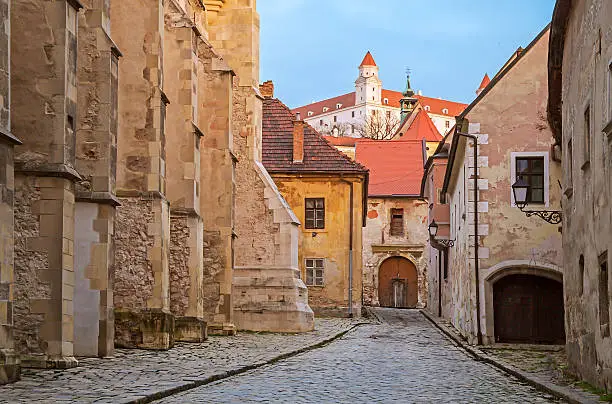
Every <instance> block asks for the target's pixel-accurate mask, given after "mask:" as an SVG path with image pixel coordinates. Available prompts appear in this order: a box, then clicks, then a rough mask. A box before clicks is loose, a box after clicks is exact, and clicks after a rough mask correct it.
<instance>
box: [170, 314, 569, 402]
mask: <svg viewBox="0 0 612 404" xmlns="http://www.w3.org/2000/svg"><path fill="white" fill-rule="evenodd" d="M375 310H376V313H377V315H378V316H379V317H381V318H382V319H383V324H369V325H364V326H361V327H359V328H357V329H355V330H353V331H351V332H350V333H348V334H347V335H345V336H344V337H343V338H342V339H339V340H336V341H335V342H333V343H332V344H330V345H328V346H326V347H323V348H321V349H317V350H314V351H310V352H307V353H304V354H301V355H298V356H295V357H292V358H290V359H287V360H284V361H281V362H278V363H275V364H273V365H269V366H265V367H262V368H260V369H257V370H254V371H252V372H249V373H245V374H243V375H239V376H236V377H232V378H229V379H226V380H223V381H220V382H216V383H213V384H210V385H207V386H203V387H200V388H197V389H194V390H191V391H188V392H185V393H181V394H178V395H175V396H172V397H168V398H166V399H164V400H162V402H163V403H201V402H207V403H238V402H291V403H327V402H333V403H362V402H368V403H369V402H400V403H433V402H438V403H550V402H557V401H555V399H554V398H553V397H552V396H550V395H548V394H544V393H541V392H539V391H537V390H535V389H534V388H532V387H531V386H529V385H526V384H523V383H521V382H519V381H518V380H516V379H514V378H511V377H509V376H507V375H506V374H505V373H502V372H501V371H499V370H497V369H496V368H494V367H492V366H490V365H487V364H485V363H482V362H476V361H474V360H473V359H472V358H471V357H469V356H467V354H466V353H465V352H464V351H463V350H461V349H460V348H457V347H456V346H455V345H453V344H452V343H451V342H450V341H449V340H448V339H447V338H446V337H445V336H444V335H442V334H441V333H440V332H439V331H438V330H437V329H436V328H435V327H434V326H433V325H432V324H431V323H429V322H428V320H426V319H425V318H424V317H423V316H422V314H421V313H419V312H418V311H412V310H393V309H375Z"/></svg>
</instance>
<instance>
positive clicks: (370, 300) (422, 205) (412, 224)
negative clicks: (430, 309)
mask: <svg viewBox="0 0 612 404" xmlns="http://www.w3.org/2000/svg"><path fill="white" fill-rule="evenodd" d="M391 209H404V235H403V236H392V235H391V234H390V224H391ZM426 219H427V202H426V201H423V200H420V199H414V198H368V212H367V221H366V227H365V228H364V229H363V289H364V304H365V305H373V306H377V305H379V299H378V275H379V274H378V271H379V268H380V265H381V264H382V263H383V261H384V260H385V259H387V258H389V257H393V256H398V257H404V258H407V259H408V260H409V261H411V262H412V263H413V264H414V265H415V266H416V268H417V275H418V276H417V278H418V280H417V283H418V307H425V306H426V305H427V254H426V251H425V244H426V242H427V238H428V234H429V233H428V230H427V224H426Z"/></svg>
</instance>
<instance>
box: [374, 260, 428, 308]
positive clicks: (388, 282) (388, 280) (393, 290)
mask: <svg viewBox="0 0 612 404" xmlns="http://www.w3.org/2000/svg"><path fill="white" fill-rule="evenodd" d="M418 296H419V290H418V282H417V270H416V267H415V266H414V264H413V263H412V262H410V261H408V260H407V259H406V258H402V257H391V258H387V259H386V260H385V261H384V262H383V263H382V264H381V266H380V269H379V270H378V301H379V302H380V305H381V306H382V307H402V308H413V307H416V305H417V302H418Z"/></svg>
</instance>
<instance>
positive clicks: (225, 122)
mask: <svg viewBox="0 0 612 404" xmlns="http://www.w3.org/2000/svg"><path fill="white" fill-rule="evenodd" d="M198 53H199V57H200V70H199V75H198V86H199V89H200V93H201V95H202V96H201V97H200V98H199V107H200V113H199V122H200V123H201V127H202V130H203V131H204V133H205V136H204V138H203V139H202V148H201V155H200V159H201V163H200V173H201V181H202V183H203V184H205V187H206V189H205V191H203V192H202V195H201V200H200V203H201V211H202V216H203V217H204V243H203V245H204V313H205V316H206V318H207V321H208V323H209V331H210V332H211V333H216V334H233V333H235V330H236V328H235V325H234V317H233V303H232V282H233V281H232V273H233V272H232V271H233V234H234V209H235V206H234V194H235V187H236V184H235V157H234V154H233V138H232V127H231V123H232V94H233V92H232V80H233V77H234V72H233V71H232V70H231V68H230V67H229V66H228V65H227V63H225V62H224V61H223V59H222V58H221V57H220V56H219V55H218V54H217V53H215V51H214V49H213V48H212V47H211V45H210V44H209V43H208V42H207V41H206V40H204V39H202V40H201V41H200V42H199V43H198Z"/></svg>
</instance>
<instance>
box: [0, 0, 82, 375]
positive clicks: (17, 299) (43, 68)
mask: <svg viewBox="0 0 612 404" xmlns="http://www.w3.org/2000/svg"><path fill="white" fill-rule="evenodd" d="M78 8H80V4H79V3H78V2H75V1H60V0H56V1H48V0H31V1H13V2H12V8H11V49H12V55H11V72H12V77H11V93H12V94H11V113H12V129H13V134H14V135H15V136H17V137H18V138H20V140H22V141H23V145H21V146H17V147H16V149H15V282H14V286H15V288H14V304H15V306H14V319H15V321H14V325H15V328H14V337H15V347H16V350H17V352H18V353H19V354H20V355H21V361H22V365H24V366H31V367H53V368H66V367H72V366H75V365H77V361H76V360H75V358H74V349H73V348H74V309H73V299H74V289H75V273H74V214H75V182H76V181H79V180H81V178H80V176H79V175H78V174H77V172H76V170H75V168H74V167H75V128H76V112H77V85H76V81H77V78H76V76H77V65H76V61H77V12H78Z"/></svg>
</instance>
